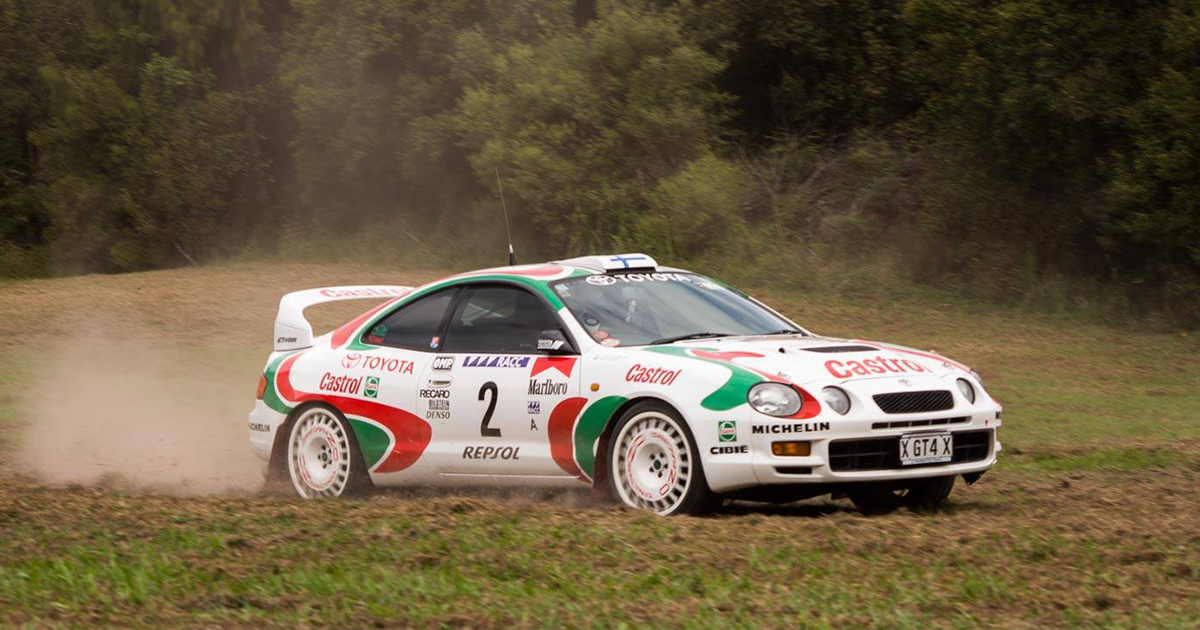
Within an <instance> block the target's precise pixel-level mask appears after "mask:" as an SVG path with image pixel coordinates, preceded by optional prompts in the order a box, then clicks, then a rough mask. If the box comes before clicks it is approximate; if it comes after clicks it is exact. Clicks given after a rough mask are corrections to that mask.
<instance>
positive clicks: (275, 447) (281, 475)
mask: <svg viewBox="0 0 1200 630" xmlns="http://www.w3.org/2000/svg"><path fill="white" fill-rule="evenodd" d="M313 407H325V408H327V409H332V410H334V411H336V412H337V413H338V414H339V415H341V416H342V417H343V418H347V419H348V417H347V416H346V412H344V411H342V410H341V409H338V407H337V405H334V404H332V403H329V402H326V401H323V400H309V401H305V402H302V403H300V404H298V405H296V406H295V407H293V408H292V410H291V411H289V412H288V415H287V417H286V418H284V420H283V422H281V423H279V428H278V429H276V430H275V437H274V438H273V439H272V440H271V454H270V456H269V457H268V459H267V484H268V485H270V484H272V483H277V482H283V483H288V484H290V483H291V481H290V480H289V479H288V472H287V441H288V436H289V435H290V434H291V432H292V424H293V423H295V422H296V418H299V417H300V416H301V415H302V414H303V413H304V412H305V411H308V410H309V409H312V408H313ZM346 427H347V429H349V437H350V448H352V449H354V450H355V451H357V452H358V456H359V457H365V456H364V455H363V452H362V446H360V445H359V443H358V434H356V433H355V432H354V424H353V423H352V422H347V424H346Z"/></svg>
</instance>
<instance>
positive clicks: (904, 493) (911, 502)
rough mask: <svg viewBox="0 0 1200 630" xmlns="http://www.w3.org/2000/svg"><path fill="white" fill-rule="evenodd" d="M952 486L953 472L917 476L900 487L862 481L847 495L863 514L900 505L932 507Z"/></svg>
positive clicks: (928, 508) (875, 512) (914, 508)
mask: <svg viewBox="0 0 1200 630" xmlns="http://www.w3.org/2000/svg"><path fill="white" fill-rule="evenodd" d="M953 489H954V475H950V476H948V477H930V478H928V479H918V480H916V481H913V482H911V483H909V484H908V485H907V486H904V487H899V488H898V487H895V486H893V485H887V484H863V485H861V486H859V487H857V488H855V489H853V490H848V491H847V492H846V494H847V495H849V496H850V500H851V501H853V502H854V506H855V507H857V508H858V509H859V510H861V511H862V512H863V513H864V514H881V513H885V512H891V511H893V510H895V509H897V508H899V507H901V506H907V507H908V508H909V509H912V510H934V509H937V508H938V507H940V506H941V505H942V503H943V502H945V501H946V499H947V498H949V496H950V492H951V491H952V490H953Z"/></svg>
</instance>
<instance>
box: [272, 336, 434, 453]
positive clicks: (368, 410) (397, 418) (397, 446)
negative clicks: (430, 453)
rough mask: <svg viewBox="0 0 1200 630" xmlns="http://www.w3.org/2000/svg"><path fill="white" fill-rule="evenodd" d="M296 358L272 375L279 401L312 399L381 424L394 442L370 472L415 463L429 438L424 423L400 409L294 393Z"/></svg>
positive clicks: (297, 356) (296, 402)
mask: <svg viewBox="0 0 1200 630" xmlns="http://www.w3.org/2000/svg"><path fill="white" fill-rule="evenodd" d="M298 358H300V354H294V355H292V356H290V357H288V358H287V359H286V360H285V361H284V362H283V364H282V365H280V366H279V372H278V374H276V376H275V386H276V389H277V391H278V392H279V396H280V397H281V398H283V399H284V400H286V401H288V402H291V403H295V404H299V403H302V402H308V401H313V400H315V401H320V402H324V403H328V404H330V405H333V406H334V407H337V408H338V409H339V410H340V411H341V412H342V413H344V414H347V415H351V416H360V417H363V418H370V419H371V420H374V421H375V422H378V423H379V424H382V425H383V426H384V428H386V429H387V430H388V432H390V433H391V434H392V437H393V438H394V440H395V442H394V444H393V445H392V450H391V452H389V453H388V454H387V455H386V456H385V457H384V458H383V460H381V461H380V462H379V464H378V465H377V466H376V467H375V469H374V472H380V473H391V472H399V471H401V470H404V469H405V468H408V467H409V466H412V465H413V464H415V463H417V460H418V459H420V458H421V455H422V454H423V453H424V452H425V449H426V447H428V446H429V440H430V439H431V438H432V437H433V429H432V428H431V427H430V426H429V424H428V423H426V422H425V421H424V420H422V419H421V418H419V417H417V416H416V415H414V414H412V413H409V412H407V411H405V410H403V409H397V408H396V407H389V406H387V405H383V404H380V403H377V402H371V401H368V400H358V399H357V398H348V397H346V396H330V395H327V394H315V393H312V392H300V391H296V390H295V389H294V388H293V387H292V381H291V373H292V364H293V363H295V362H296V359H298Z"/></svg>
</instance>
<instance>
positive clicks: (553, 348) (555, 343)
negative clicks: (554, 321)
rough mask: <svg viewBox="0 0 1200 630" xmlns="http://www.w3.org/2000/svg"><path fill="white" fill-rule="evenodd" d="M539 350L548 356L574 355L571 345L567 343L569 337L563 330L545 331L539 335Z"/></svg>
mask: <svg viewBox="0 0 1200 630" xmlns="http://www.w3.org/2000/svg"><path fill="white" fill-rule="evenodd" d="M537 349H538V352H545V353H546V354H571V353H572V350H571V344H569V343H567V336H566V335H564V334H563V333H562V331H561V330H543V331H542V332H541V334H539V335H538V340H537Z"/></svg>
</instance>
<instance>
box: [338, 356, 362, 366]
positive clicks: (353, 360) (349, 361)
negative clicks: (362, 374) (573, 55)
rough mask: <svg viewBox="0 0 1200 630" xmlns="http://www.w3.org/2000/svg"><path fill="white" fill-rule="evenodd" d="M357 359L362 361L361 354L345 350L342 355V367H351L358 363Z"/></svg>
mask: <svg viewBox="0 0 1200 630" xmlns="http://www.w3.org/2000/svg"><path fill="white" fill-rule="evenodd" d="M359 361H362V355H361V354H359V353H357V352H347V353H346V354H345V356H343V357H342V367H344V368H346V369H347V370H349V369H353V368H354V367H355V366H357V365H358V362H359Z"/></svg>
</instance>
